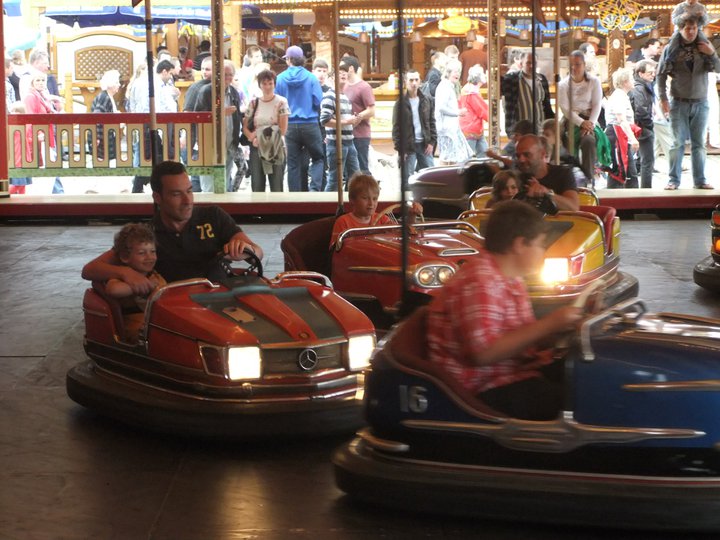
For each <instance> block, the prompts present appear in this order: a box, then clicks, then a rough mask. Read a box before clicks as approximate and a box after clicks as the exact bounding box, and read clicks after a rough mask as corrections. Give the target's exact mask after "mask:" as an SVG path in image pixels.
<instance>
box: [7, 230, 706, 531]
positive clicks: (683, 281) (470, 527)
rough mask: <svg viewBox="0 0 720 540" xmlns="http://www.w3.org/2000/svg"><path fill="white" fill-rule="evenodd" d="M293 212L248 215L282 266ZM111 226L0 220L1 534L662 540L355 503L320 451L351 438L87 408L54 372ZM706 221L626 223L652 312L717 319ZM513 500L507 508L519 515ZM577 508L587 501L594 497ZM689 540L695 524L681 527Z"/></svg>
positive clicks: (62, 368)
mask: <svg viewBox="0 0 720 540" xmlns="http://www.w3.org/2000/svg"><path fill="white" fill-rule="evenodd" d="M292 227H293V226H292V225H251V226H247V227H245V228H246V230H247V231H248V233H249V234H250V235H251V237H252V238H253V239H255V240H256V241H258V242H259V243H260V244H261V245H263V247H264V248H265V251H266V259H265V264H266V268H267V272H268V274H270V275H274V274H275V273H277V272H279V271H281V270H282V264H283V261H282V254H281V252H280V248H279V243H280V239H281V238H282V236H283V235H284V234H286V233H287V232H288V231H289V230H290V229H291V228H292ZM117 229H118V227H117V226H97V225H96V226H74V227H66V226H2V227H0V252H1V253H2V257H1V258H0V276H2V278H1V279H0V295H1V296H0V298H2V300H1V302H2V304H1V308H2V309H0V463H1V464H2V466H1V467H0V539H2V540H4V539H59V538H62V539H123V540H125V539H144V538H147V539H174V540H175V539H211V540H217V539H256V538H258V539H278V540H285V539H296V538H297V539H335V538H337V539H376V538H389V539H417V538H452V539H458V538H479V539H493V540H497V539H541V540H545V539H547V540H550V539H553V540H554V539H571V538H572V539H578V538H582V539H585V538H590V539H608V540H609V539H611V538H613V539H614V538H633V539H643V540H645V539H647V540H650V539H656V538H663V539H666V538H667V539H671V538H673V539H674V538H678V537H680V536H681V535H678V534H671V535H660V534H657V533H630V532H623V531H612V530H607V531H605V530H587V529H578V528H560V527H551V526H537V525H532V524H523V523H507V522H492V521H465V520H457V519H451V518H445V517H437V516H428V515H420V516H418V515H412V514H406V513H396V512H388V511H384V510H380V509H377V508H369V507H365V506H357V505H355V504H353V503H352V501H350V500H348V499H347V498H346V497H345V496H343V494H342V493H341V492H340V491H339V490H338V489H337V488H336V487H335V484H334V480H333V475H332V466H331V464H330V455H331V453H332V451H333V449H334V448H335V447H336V446H337V445H339V444H341V443H342V442H343V441H345V440H347V439H348V438H349V436H348V437H336V438H332V439H323V440H309V441H294V442H288V441H282V442H279V441H278V442H269V443H264V444H257V443H256V444H243V443H228V444H221V443H214V444H207V443H204V442H202V441H196V440H187V439H173V438H167V437H163V436H158V435H155V434H153V433H148V432H144V431H139V430H135V429H132V428H129V427H126V426H123V425H121V424H118V423H116V422H113V421H111V420H108V419H106V418H102V417H99V416H97V415H96V414H94V413H92V412H91V411H88V410H86V409H83V408H82V407H80V406H78V405H76V404H75V403H74V402H72V401H71V400H70V399H69V398H68V397H67V396H66V394H65V373H66V371H67V370H68V368H70V367H71V366H73V365H74V364H75V363H77V362H79V361H81V360H83V359H84V358H85V354H84V352H83V344H82V339H83V322H82V311H81V300H82V293H83V291H84V289H85V288H86V287H87V283H86V282H84V281H83V280H82V279H81V278H80V268H81V266H82V265H83V264H84V263H85V262H86V261H88V260H89V259H91V258H92V257H94V256H95V255H97V254H98V253H100V252H101V251H103V250H104V249H106V248H107V247H108V246H109V245H110V244H111V242H112V236H113V234H114V233H115V232H116V230H117ZM708 243H709V231H708V223H707V221H704V220H696V221H641V222H640V221H637V222H634V221H629V220H626V221H624V222H623V235H622V241H621V244H622V245H621V253H622V265H621V266H622V268H623V269H624V270H625V271H627V272H630V273H632V274H634V275H635V276H637V277H638V278H639V280H640V296H641V297H642V298H644V299H646V300H647V301H648V304H649V307H650V309H652V310H654V311H660V310H663V311H678V312H686V313H693V314H697V315H705V316H713V317H720V297H718V296H715V295H712V294H710V293H707V292H705V291H703V290H701V289H699V288H698V287H696V286H695V284H694V283H693V282H692V268H693V265H694V264H695V263H696V262H697V261H698V260H700V259H701V258H703V257H705V256H706V254H707V253H708ZM521 511H522V510H521V509H518V512H521ZM589 511H592V510H591V509H590V510H589ZM692 537H693V538H695V537H696V535H693V536H692Z"/></svg>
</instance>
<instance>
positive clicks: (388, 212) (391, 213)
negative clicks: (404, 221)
mask: <svg viewBox="0 0 720 540" xmlns="http://www.w3.org/2000/svg"><path fill="white" fill-rule="evenodd" d="M400 206H401V205H400V204H391V205H390V206H388V207H387V208H385V210H383V211H382V212H378V214H377V215H376V216H375V217H374V218H373V220H372V222H371V223H370V226H371V227H375V226H376V225H377V224H378V222H379V221H380V220H381V219H382V218H383V216H387V217H389V218H390V219H391V220H392V221H393V222H394V223H395V225H397V224H398V220H397V218H396V217H395V214H394V212H395V210H397V209H398V208H400Z"/></svg>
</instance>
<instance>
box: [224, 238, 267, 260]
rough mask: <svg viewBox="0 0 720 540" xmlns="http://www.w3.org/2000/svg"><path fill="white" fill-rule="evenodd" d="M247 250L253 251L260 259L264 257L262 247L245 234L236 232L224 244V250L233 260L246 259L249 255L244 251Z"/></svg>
mask: <svg viewBox="0 0 720 540" xmlns="http://www.w3.org/2000/svg"><path fill="white" fill-rule="evenodd" d="M245 251H251V252H253V253H254V254H255V255H257V257H258V258H259V259H262V257H263V251H262V248H261V247H260V246H258V245H257V244H253V243H252V242H250V239H249V238H248V237H247V236H245V235H244V234H236V235H235V236H233V237H232V238H231V239H230V240H229V241H228V243H227V244H225V245H224V246H223V252H224V253H225V255H227V256H228V257H229V258H230V259H232V260H233V261H241V260H243V259H245V258H246V256H247V254H246V253H243V252H245Z"/></svg>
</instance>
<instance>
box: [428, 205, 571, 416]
mask: <svg viewBox="0 0 720 540" xmlns="http://www.w3.org/2000/svg"><path fill="white" fill-rule="evenodd" d="M545 229H546V225H545V222H544V221H543V218H542V215H541V214H540V213H539V212H538V211H537V210H535V209H534V208H532V207H531V206H530V205H528V204H526V203H524V202H520V201H506V202H502V203H499V204H498V205H497V206H496V207H495V209H494V210H493V212H492V214H491V215H490V218H489V220H488V223H487V228H486V232H485V251H484V252H482V253H481V254H480V255H479V256H478V257H476V258H474V259H473V260H472V261H470V262H468V263H466V264H465V265H464V266H463V267H462V268H461V269H460V271H458V273H457V274H456V275H455V276H454V277H453V279H452V280H451V281H450V282H449V283H448V284H447V285H445V287H444V288H443V289H442V290H441V291H440V294H439V295H438V296H437V297H436V298H435V299H434V301H433V302H432V304H431V305H430V313H429V316H428V344H429V348H430V359H431V360H432V361H433V362H437V363H438V364H440V365H442V366H443V367H444V368H445V369H447V370H448V372H449V373H450V374H452V375H453V376H454V377H455V378H456V379H458V380H459V381H460V383H461V384H462V385H463V386H464V387H466V388H467V389H469V390H470V391H472V392H473V393H475V394H477V395H478V397H479V398H480V399H482V400H483V401H484V402H486V403H487V404H488V405H490V406H491V407H493V408H495V409H497V410H498V411H502V412H504V413H506V414H508V415H510V416H512V417H516V418H525V419H531V420H547V419H552V418H554V417H555V416H557V414H558V412H559V411H560V410H561V409H562V387H561V384H560V383H559V382H556V381H553V380H551V379H549V378H547V377H546V376H545V375H544V374H543V368H546V367H547V366H548V365H549V364H551V363H552V356H551V351H538V350H537V349H536V346H537V345H538V343H540V342H542V341H544V340H546V338H549V337H551V336H553V335H554V334H556V333H558V332H561V331H564V330H569V329H570V328H571V326H572V325H573V324H574V323H576V322H577V321H579V320H580V319H581V318H582V310H581V309H580V308H576V307H572V306H566V307H562V308H559V309H558V310H556V311H554V312H553V313H551V314H549V315H547V316H545V317H543V318H542V319H540V320H536V319H535V316H534V315H533V311H532V306H531V305H530V299H529V296H528V292H527V288H526V287H525V283H524V282H523V278H524V277H525V276H529V275H532V274H534V273H536V272H538V271H540V269H541V268H542V265H543V261H544V256H545V249H546V246H545Z"/></svg>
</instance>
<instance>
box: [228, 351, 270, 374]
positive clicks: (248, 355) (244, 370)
mask: <svg viewBox="0 0 720 540" xmlns="http://www.w3.org/2000/svg"><path fill="white" fill-rule="evenodd" d="M227 370H228V377H229V378H230V380H232V381H242V380H249V379H259V378H260V377H262V357H261V355H260V349H259V348H258V347H231V348H230V349H228V356H227Z"/></svg>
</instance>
